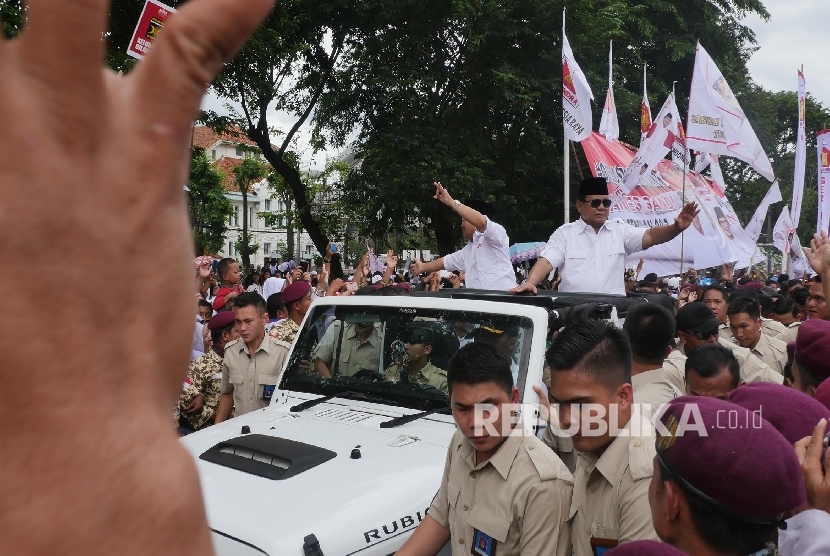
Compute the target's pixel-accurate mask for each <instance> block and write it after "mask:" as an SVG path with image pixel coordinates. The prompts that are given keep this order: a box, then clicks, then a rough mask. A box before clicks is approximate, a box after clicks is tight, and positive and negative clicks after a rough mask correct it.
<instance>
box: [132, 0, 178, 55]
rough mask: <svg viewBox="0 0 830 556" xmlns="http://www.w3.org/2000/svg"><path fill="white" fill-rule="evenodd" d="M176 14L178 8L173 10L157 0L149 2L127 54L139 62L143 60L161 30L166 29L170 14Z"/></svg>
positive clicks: (146, 4)
mask: <svg viewBox="0 0 830 556" xmlns="http://www.w3.org/2000/svg"><path fill="white" fill-rule="evenodd" d="M175 12H176V8H171V7H170V6H168V5H167V4H162V3H161V2H158V1H157V0H147V1H146V3H145V4H144V9H143V10H142V11H141V17H139V18H138V25H136V27H135V31H134V32H133V38H132V39H130V45H129V46H128V47H127V54H129V55H130V56H132V57H133V58H138V59H139V60H141V59H143V58H144V56H145V55H146V54H147V52H149V51H150V46H152V44H153V41H154V40H155V38H156V37H157V36H158V34H159V32H160V31H161V28H162V27H164V22H165V21H166V20H167V18H168V17H169V16H170V14H172V13H175Z"/></svg>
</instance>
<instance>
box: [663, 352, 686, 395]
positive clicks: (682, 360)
mask: <svg viewBox="0 0 830 556" xmlns="http://www.w3.org/2000/svg"><path fill="white" fill-rule="evenodd" d="M676 345H678V346H682V345H683V344H681V343H680V342H679V341H678V342H677V343H676ZM663 370H664V371H665V372H666V378H667V379H668V380H669V382H671V383H672V384H674V385H675V386H676V387H677V389H678V390H680V391H681V392H685V391H686V355H684V352H683V351H681V350H679V349H675V350H672V352H671V353H670V354H669V356H668V357H666V358H665V359H664V360H663Z"/></svg>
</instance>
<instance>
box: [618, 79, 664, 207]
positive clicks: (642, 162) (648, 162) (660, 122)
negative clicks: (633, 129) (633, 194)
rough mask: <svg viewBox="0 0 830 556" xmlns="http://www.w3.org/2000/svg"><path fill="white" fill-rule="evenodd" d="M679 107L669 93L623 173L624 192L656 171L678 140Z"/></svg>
mask: <svg viewBox="0 0 830 556" xmlns="http://www.w3.org/2000/svg"><path fill="white" fill-rule="evenodd" d="M676 112H677V107H676V106H675V104H674V96H673V95H669V98H667V99H666V102H665V103H663V108H661V109H660V113H659V114H657V119H655V121H654V123H653V124H651V127H650V128H649V129H648V132H647V133H646V138H645V140H644V141H643V142H642V143H641V144H640V149H639V150H638V151H637V154H636V155H635V156H634V160H632V161H631V164H630V165H629V166H628V168H626V169H625V173H624V174H623V181H622V184H621V185H620V188H621V190H622V193H628V192H629V191H631V190H632V189H634V188H635V187H637V184H638V183H639V182H640V180H643V179H645V178H647V177H648V176H649V175H650V174H651V172H653V171H654V169H655V167H656V166H657V164H658V163H659V162H660V161H661V160H662V159H663V158H665V156H666V155H667V154H668V153H669V151H670V150H671V149H672V147H673V146H674V144H675V142H676V141H677V132H678V128H677V119H676V117H675V115H674V114H675V113H676Z"/></svg>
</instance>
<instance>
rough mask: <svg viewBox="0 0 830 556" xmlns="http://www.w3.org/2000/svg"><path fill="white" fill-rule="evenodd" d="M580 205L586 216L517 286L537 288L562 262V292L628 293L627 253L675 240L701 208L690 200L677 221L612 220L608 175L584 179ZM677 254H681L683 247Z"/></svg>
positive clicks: (557, 235) (568, 227)
mask: <svg viewBox="0 0 830 556" xmlns="http://www.w3.org/2000/svg"><path fill="white" fill-rule="evenodd" d="M576 210H578V211H579V214H580V216H581V218H580V219H579V220H577V221H576V222H572V223H570V224H565V225H563V226H562V227H560V228H559V229H558V230H556V231H555V232H554V233H553V235H551V236H550V239H549V240H548V243H547V245H546V246H545V248H544V250H543V251H542V253H541V256H540V257H539V260H538V261H537V262H536V264H535V265H533V268H532V269H531V271H530V276H528V278H527V280H526V281H525V283H524V284H522V285H520V286H518V287H516V288H514V289H513V290H511V291H514V292H525V291H530V292H533V293H536V285H537V284H539V282H541V281H542V280H543V279H544V278H545V276H547V275H548V274H549V273H550V271H551V270H553V269H554V268H558V269H559V273H560V274H561V275H562V282H561V283H560V284H559V291H561V292H593V293H611V294H619V295H625V283H624V276H625V258H626V256H628V255H630V254H632V253H636V252H637V251H641V250H645V249H648V248H649V247H651V246H652V245H659V244H661V243H666V242H667V241H671V240H672V239H674V238H675V237H677V236H678V235H679V234H680V233H682V232H683V230H685V229H686V228H688V227H689V226H690V225H691V224H692V220H694V218H695V216H697V214H698V213H699V212H700V211H699V210H698V208H697V204H696V203H687V204H686V206H684V207H683V209H682V210H681V211H680V214H678V215H677V218H675V219H674V224H671V225H668V226H657V227H654V228H647V229H643V228H635V227H634V226H631V225H630V224H627V223H625V222H623V221H622V220H608V213H609V212H610V210H611V199H610V197H609V195H608V184H607V182H606V180H605V178H588V179H585V180H582V183H581V184H580V185H579V195H578V197H577V201H576ZM677 256H678V260H679V257H680V253H678V254H677Z"/></svg>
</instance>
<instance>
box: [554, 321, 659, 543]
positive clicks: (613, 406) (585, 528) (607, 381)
mask: <svg viewBox="0 0 830 556" xmlns="http://www.w3.org/2000/svg"><path fill="white" fill-rule="evenodd" d="M545 360H546V362H547V364H548V366H549V367H550V369H551V379H550V391H549V394H548V395H549V399H550V403H551V405H552V406H554V409H555V411H556V413H557V414H558V421H559V422H558V423H556V422H554V423H552V425H557V424H558V426H559V427H560V428H561V429H563V430H565V431H567V432H568V433H569V434H573V437H572V439H573V444H574V448H575V449H576V450H578V451H579V452H580V454H579V459H578V461H577V467H576V474H575V476H574V497H573V502H572V505H571V511H570V515H572V516H574V517H573V519H572V521H571V526H572V544H573V554H574V556H592V555H593V554H594V553H595V552H594V550H593V549H594V548H595V547H606V546H608V544H609V543H610V544H611V545H612V546H614V545H615V544H616V543H624V542H627V541H633V540H640V539H655V538H656V534H655V532H654V527H653V525H652V523H651V510H650V509H649V506H648V498H647V496H646V493H647V491H648V484H649V477H651V473H652V469H651V465H650V462H651V460H652V458H653V457H654V439H653V438H651V437H650V436H645V435H648V434H649V431H650V426H649V423H648V421H647V420H646V419H645V418H643V416H642V415H639V414H638V413H634V412H633V408H632V403H633V401H634V399H633V398H634V395H633V390H632V388H631V366H632V362H631V348H630V346H629V343H628V339H627V338H626V336H625V334H624V333H623V332H622V331H621V330H619V329H618V328H616V327H615V326H613V325H612V324H608V323H604V322H600V321H593V320H591V321H587V322H585V323H583V324H577V325H572V326H567V327H565V329H564V330H562V332H560V333H559V335H558V336H557V337H556V338H555V339H554V340H553V343H552V344H551V346H550V348H549V349H548V351H547V353H546V355H545ZM580 416H588V417H589V419H585V418H581V417H580ZM591 425H595V426H591ZM597 426H598V427H599V428H597ZM615 428H620V429H622V430H621V431H618V430H614V429H615ZM612 432H613V433H614V435H615V436H614V435H612Z"/></svg>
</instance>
